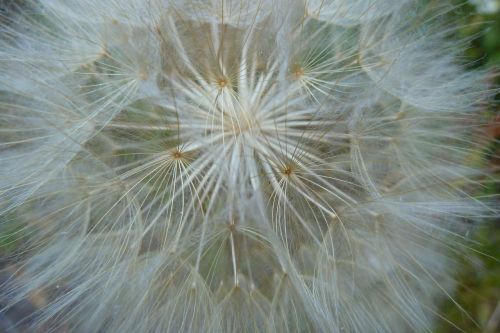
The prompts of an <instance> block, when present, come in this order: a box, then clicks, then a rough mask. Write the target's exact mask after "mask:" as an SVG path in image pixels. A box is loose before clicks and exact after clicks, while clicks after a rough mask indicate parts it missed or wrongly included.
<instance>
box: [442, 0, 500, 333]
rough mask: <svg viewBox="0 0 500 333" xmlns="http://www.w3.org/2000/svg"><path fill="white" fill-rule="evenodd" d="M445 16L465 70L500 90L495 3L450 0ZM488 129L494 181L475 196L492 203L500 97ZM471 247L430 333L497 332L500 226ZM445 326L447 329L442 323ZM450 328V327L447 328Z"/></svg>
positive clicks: (488, 227)
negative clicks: (452, 23)
mask: <svg viewBox="0 0 500 333" xmlns="http://www.w3.org/2000/svg"><path fill="white" fill-rule="evenodd" d="M455 2H456V4H457V8H456V10H455V11H453V12H451V13H450V15H451V16H452V19H453V20H457V21H458V23H459V25H460V26H461V27H462V28H461V29H460V32H459V33H460V37H462V38H467V39H470V40H471V41H470V43H469V48H468V49H467V52H466V54H465V55H466V57H467V60H468V61H469V64H470V67H472V68H482V69H486V70H488V71H490V72H491V74H492V75H491V80H492V81H493V82H495V83H496V84H497V85H498V86H500V0H469V1H465V0H456V1H455ZM486 117H488V118H489V119H490V124H489V126H487V128H486V129H485V130H486V131H487V135H488V136H490V137H491V141H490V144H489V146H487V147H485V149H484V152H483V155H484V156H483V158H484V160H485V162H486V163H487V166H486V167H487V168H491V169H494V170H496V172H495V175H496V177H495V178H496V181H492V182H491V183H489V185H488V186H487V187H486V188H485V189H484V193H481V194H480V195H481V196H489V197H491V198H493V199H494V200H495V199H496V200H497V202H498V195H499V193H500V183H499V182H500V93H498V94H497V96H496V101H495V103H493V104H492V105H491V106H489V109H488V111H487V114H486ZM474 240H475V241H476V242H477V243H476V244H475V245H474V246H473V247H474V249H475V250H476V251H477V252H476V253H475V254H468V255H467V258H463V259H462V260H461V263H462V267H461V273H460V275H459V277H458V288H457V291H456V293H455V294H454V295H453V297H454V300H455V301H456V302H457V303H458V304H460V306H461V307H462V309H460V308H459V307H458V306H457V305H456V304H455V303H454V302H453V301H452V300H447V301H445V302H444V303H443V304H442V307H441V311H440V313H441V314H442V316H443V317H444V318H443V320H440V321H439V325H438V328H437V329H436V331H435V333H451V332H467V333H480V332H481V333H496V332H500V264H499V261H500V221H498V220H496V221H487V223H486V224H485V225H484V226H482V227H480V228H479V230H478V232H477V234H476V235H475V239H474ZM447 321H449V323H448V322H447ZM450 323H453V325H452V324H450Z"/></svg>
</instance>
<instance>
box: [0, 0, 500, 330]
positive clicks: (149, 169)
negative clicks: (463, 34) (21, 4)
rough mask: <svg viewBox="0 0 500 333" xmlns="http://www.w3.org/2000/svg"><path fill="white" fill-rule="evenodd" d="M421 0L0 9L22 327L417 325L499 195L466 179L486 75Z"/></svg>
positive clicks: (1, 117) (110, 3) (7, 206)
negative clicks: (466, 61) (480, 191)
mask: <svg viewBox="0 0 500 333" xmlns="http://www.w3.org/2000/svg"><path fill="white" fill-rule="evenodd" d="M429 6H430V7H429V8H427V7H426V6H423V5H422V4H421V3H420V1H410V0H409V1H381V0H379V1H372V0H359V1H358V0H356V1H352V2H346V1H336V0H332V1H314V0H308V1H302V0H296V1H250V2H248V1H239V0H227V1H226V0H224V1H221V0H210V1H198V0H189V1H176V0H172V1H163V0H154V1H136V0H130V1H129V0H127V1H120V2H119V1H115V0H106V1H99V2H96V1H88V2H87V3H85V4H83V3H82V2H80V1H60V0H51V1H47V2H46V3H42V4H40V3H38V2H34V1H33V2H30V7H28V8H29V10H28V9H24V11H21V12H20V13H19V14H18V15H17V16H15V18H13V19H10V20H7V21H8V23H7V24H5V25H1V29H2V32H4V33H5V37H2V39H1V40H0V45H1V46H2V47H0V49H1V50H2V51H0V68H1V69H2V71H1V74H0V82H2V86H1V87H2V88H0V111H1V112H0V139H1V141H0V160H1V161H2V165H1V166H0V176H1V177H0V179H1V180H0V213H1V214H2V216H6V214H13V216H15V218H13V220H15V221H16V224H18V225H20V226H21V227H20V229H21V231H19V234H20V235H22V237H21V236H20V238H26V239H27V241H26V242H23V245H22V247H21V249H20V250H19V252H18V255H17V256H16V258H17V259H18V260H19V262H20V263H21V264H20V265H21V267H20V269H19V274H18V276H17V277H16V279H13V282H12V283H10V284H9V287H8V289H7V291H6V292H5V294H6V297H8V299H11V300H12V301H11V302H10V303H9V305H8V306H14V305H15V304H16V303H17V302H20V301H21V300H23V299H26V298H29V297H30V295H31V294H32V293H33V292H36V291H38V290H43V291H44V292H46V293H47V294H48V295H50V297H49V300H48V304H47V305H46V306H45V307H44V308H43V309H42V310H41V311H40V314H39V315H38V314H37V316H36V318H35V320H34V322H33V325H32V326H33V327H49V328H50V329H51V330H55V329H57V328H59V327H63V326H65V325H68V327H70V328H71V329H73V330H74V331H81V332H93V331H106V332H134V331H137V332H262V331H265V332H310V331H317V332H342V331H359V332H363V331H380V332H384V331H404V330H413V331H419V330H422V331H426V330H427V331H428V330H430V328H431V327H432V322H433V320H434V314H435V313H436V311H437V310H436V309H435V304H434V300H435V298H436V296H437V295H442V296H443V295H444V296H445V297H451V294H450V290H451V288H452V286H453V270H454V267H455V265H454V259H453V256H452V253H450V252H451V251H450V249H457V250H458V249H462V248H464V247H466V245H463V244H466V243H465V239H464V234H465V232H467V230H468V227H467V226H466V224H465V223H463V221H464V220H465V219H470V220H479V219H481V218H484V217H487V216H496V215H497V214H498V212H497V211H495V209H493V208H492V207H491V205H490V203H489V202H488V201H487V200H486V201H484V200H480V199H478V198H475V197H473V196H472V195H471V194H470V193H469V192H468V190H467V189H466V187H467V186H466V185H467V184H475V185H480V184H482V180H481V179H482V178H481V177H484V176H485V175H487V174H488V173H487V172H486V171H484V170H482V169H481V168H477V167H474V166H470V165H468V164H467V162H466V161H467V157H468V156H469V155H470V154H471V153H473V152H476V151H478V150H480V149H481V148H480V147H481V144H482V142H483V141H484V139H483V138H482V137H481V136H480V135H478V134H477V133H474V132H473V131H472V130H471V129H473V128H475V127H476V126H478V125H479V124H480V122H481V120H480V119H479V117H478V116H477V115H476V111H478V110H479V109H480V107H481V103H483V102H484V101H487V100H488V97H489V94H490V93H489V92H488V91H487V86H486V84H484V83H483V81H484V80H483V79H484V73H481V72H465V71H464V70H463V68H462V66H461V65H460V64H459V63H458V61H457V59H458V51H457V50H456V49H457V48H456V42H454V41H448V39H447V34H448V33H449V31H448V32H446V31H445V32H443V31H442V30H441V28H440V24H441V23H440V22H437V21H438V20H433V19H432V18H429V19H428V20H427V18H428V15H429V12H432V13H438V14H439V11H440V10H446V9H449V8H450V7H449V6H448V4H445V5H442V6H436V5H432V6H431V5H429ZM428 11H429V12H428ZM33 13H34V14H36V15H34V16H33V17H32V16H31V14H33ZM436 17H440V14H439V15H437V16H436ZM420 23H422V24H420ZM424 23H425V24H424ZM436 45H440V47H435V46H436ZM4 69H5V70H4ZM13 170H15V171H13Z"/></svg>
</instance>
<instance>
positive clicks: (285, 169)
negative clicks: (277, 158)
mask: <svg viewBox="0 0 500 333" xmlns="http://www.w3.org/2000/svg"><path fill="white" fill-rule="evenodd" d="M293 171H294V168H293V166H292V165H285V166H283V169H282V170H281V173H282V174H283V176H285V177H290V176H291V175H292V173H293Z"/></svg>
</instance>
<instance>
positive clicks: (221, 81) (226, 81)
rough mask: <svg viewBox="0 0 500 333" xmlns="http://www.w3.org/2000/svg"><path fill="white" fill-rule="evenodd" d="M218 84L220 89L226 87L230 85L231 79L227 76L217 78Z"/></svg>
mask: <svg viewBox="0 0 500 333" xmlns="http://www.w3.org/2000/svg"><path fill="white" fill-rule="evenodd" d="M216 83H217V86H218V87H219V88H220V89H223V88H226V87H227V86H228V85H229V79H228V78H226V77H221V78H219V79H218V80H217V82H216Z"/></svg>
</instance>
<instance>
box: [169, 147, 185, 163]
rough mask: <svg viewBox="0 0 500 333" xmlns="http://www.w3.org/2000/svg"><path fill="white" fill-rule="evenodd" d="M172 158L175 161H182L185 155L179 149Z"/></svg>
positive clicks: (173, 152)
mask: <svg viewBox="0 0 500 333" xmlns="http://www.w3.org/2000/svg"><path fill="white" fill-rule="evenodd" d="M172 158H173V159H174V160H181V159H183V158H184V154H183V153H182V151H180V150H179V149H175V150H174V151H172Z"/></svg>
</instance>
